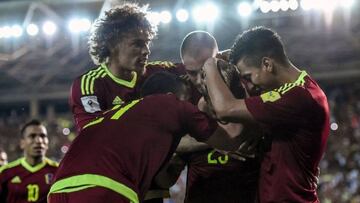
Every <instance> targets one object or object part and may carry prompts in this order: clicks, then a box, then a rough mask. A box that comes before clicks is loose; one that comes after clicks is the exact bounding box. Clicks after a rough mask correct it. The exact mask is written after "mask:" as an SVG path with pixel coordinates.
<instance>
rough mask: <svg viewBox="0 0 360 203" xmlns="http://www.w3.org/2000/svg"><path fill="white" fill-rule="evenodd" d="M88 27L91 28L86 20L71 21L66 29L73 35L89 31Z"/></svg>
mask: <svg viewBox="0 0 360 203" xmlns="http://www.w3.org/2000/svg"><path fill="white" fill-rule="evenodd" d="M90 27H91V22H90V20H88V19H86V18H81V19H78V18H75V19H72V20H70V22H69V25H68V29H69V30H70V32H73V33H79V32H86V31H88V30H90Z"/></svg>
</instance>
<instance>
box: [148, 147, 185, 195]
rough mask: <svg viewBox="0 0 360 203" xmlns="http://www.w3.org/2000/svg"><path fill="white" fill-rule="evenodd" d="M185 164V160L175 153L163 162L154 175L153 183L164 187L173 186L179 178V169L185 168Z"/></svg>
mask: <svg viewBox="0 0 360 203" xmlns="http://www.w3.org/2000/svg"><path fill="white" fill-rule="evenodd" d="M185 165H186V163H185V161H184V160H182V159H181V158H180V156H178V155H177V154H176V153H175V154H174V155H173V157H172V158H171V159H170V161H169V162H168V163H167V164H165V165H164V166H163V167H162V168H161V170H160V171H159V172H158V173H157V175H156V176H155V178H154V182H155V184H156V185H157V186H159V187H161V188H164V189H168V188H169V187H171V186H173V185H174V184H175V183H176V181H177V179H178V178H179V176H180V173H181V171H182V170H183V169H184V168H185Z"/></svg>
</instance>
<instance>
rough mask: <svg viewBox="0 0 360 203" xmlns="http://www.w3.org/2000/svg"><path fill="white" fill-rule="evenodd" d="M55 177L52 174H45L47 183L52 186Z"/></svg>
mask: <svg viewBox="0 0 360 203" xmlns="http://www.w3.org/2000/svg"><path fill="white" fill-rule="evenodd" d="M53 177H54V174H52V173H47V174H45V183H46V184H48V185H50V183H51V181H52V179H53Z"/></svg>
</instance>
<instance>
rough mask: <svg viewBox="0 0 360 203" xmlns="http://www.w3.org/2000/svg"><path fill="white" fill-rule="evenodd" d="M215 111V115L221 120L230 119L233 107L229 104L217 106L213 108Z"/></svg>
mask: <svg viewBox="0 0 360 203" xmlns="http://www.w3.org/2000/svg"><path fill="white" fill-rule="evenodd" d="M214 110H215V112H216V117H217V118H218V119H220V120H222V121H230V120H231V117H232V114H233V109H232V108H230V107H229V106H225V105H222V106H219V107H218V108H214Z"/></svg>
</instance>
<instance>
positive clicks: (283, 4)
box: [280, 0, 290, 11]
mask: <svg viewBox="0 0 360 203" xmlns="http://www.w3.org/2000/svg"><path fill="white" fill-rule="evenodd" d="M289 7H290V5H289V2H288V1H287V0H280V9H281V10H282V11H287V10H288V9H289Z"/></svg>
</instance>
